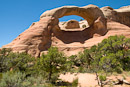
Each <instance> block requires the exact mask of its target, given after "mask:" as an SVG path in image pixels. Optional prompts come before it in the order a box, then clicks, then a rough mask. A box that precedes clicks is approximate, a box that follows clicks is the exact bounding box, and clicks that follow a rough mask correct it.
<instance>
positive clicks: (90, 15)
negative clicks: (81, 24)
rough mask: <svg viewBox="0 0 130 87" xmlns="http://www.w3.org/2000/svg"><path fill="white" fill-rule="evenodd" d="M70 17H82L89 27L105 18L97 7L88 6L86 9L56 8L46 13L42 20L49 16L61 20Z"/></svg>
mask: <svg viewBox="0 0 130 87" xmlns="http://www.w3.org/2000/svg"><path fill="white" fill-rule="evenodd" d="M68 15H77V16H81V17H82V18H84V19H85V20H87V21H88V24H89V25H92V24H93V22H94V21H95V20H96V19H97V18H98V17H103V18H104V15H103V13H102V11H101V10H100V8H99V7H97V6H95V5H88V6H84V7H77V6H63V7H59V8H55V9H52V10H48V11H46V12H44V13H43V14H42V15H41V17H40V18H43V17H47V16H52V17H55V18H61V17H63V16H68Z"/></svg>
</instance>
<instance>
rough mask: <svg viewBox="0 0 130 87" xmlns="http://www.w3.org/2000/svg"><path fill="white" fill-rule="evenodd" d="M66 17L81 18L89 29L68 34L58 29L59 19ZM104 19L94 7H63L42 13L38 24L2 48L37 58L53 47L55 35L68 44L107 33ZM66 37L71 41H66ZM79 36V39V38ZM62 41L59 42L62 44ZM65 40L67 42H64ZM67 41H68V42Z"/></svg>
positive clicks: (100, 12)
mask: <svg viewBox="0 0 130 87" xmlns="http://www.w3.org/2000/svg"><path fill="white" fill-rule="evenodd" d="M67 15H77V16H81V17H82V18H84V19H85V20H87V21H88V24H89V26H90V27H89V28H88V29H87V28H86V29H85V30H83V31H80V32H79V31H78V32H77V31H76V32H75V31H74V32H70V31H69V32H68V31H67V32H68V33H65V32H66V31H62V30H60V29H59V26H58V23H59V20H58V19H59V18H61V17H63V16H67ZM106 22H107V21H106V19H105V17H104V15H103V13H102V11H101V10H100V8H98V7H97V6H95V5H88V6H84V7H76V6H63V7H60V8H56V9H53V10H50V11H46V12H44V13H43V14H42V15H41V17H40V20H39V21H38V22H35V23H33V24H32V25H31V26H30V27H29V28H28V29H27V30H25V31H24V32H23V33H21V34H20V35H19V36H18V37H17V38H16V39H14V40H13V41H12V42H11V43H9V44H7V45H5V46H3V47H2V48H11V49H12V51H13V52H26V53H28V54H31V55H32V56H35V57H39V56H40V54H41V53H42V52H43V51H46V50H47V49H48V48H49V47H50V46H54V45H53V44H52V42H54V41H53V40H52V38H53V37H54V36H56V35H57V38H58V36H59V39H60V40H61V38H62V36H63V35H65V38H63V40H64V42H67V44H68V43H70V42H74V41H75V40H76V41H81V39H83V41H85V40H87V39H89V38H92V37H93V35H94V34H95V33H97V34H99V35H104V34H106V32H107V28H106ZM55 34H56V35H55ZM68 35H70V37H71V36H73V35H75V36H76V37H77V36H78V39H77V38H75V37H74V36H73V37H74V38H75V39H73V37H72V40H69V39H68V37H69V36H68ZM79 35H80V36H81V37H79ZM63 40H62V41H61V42H63ZM66 40H67V41H66ZM68 40H69V41H68Z"/></svg>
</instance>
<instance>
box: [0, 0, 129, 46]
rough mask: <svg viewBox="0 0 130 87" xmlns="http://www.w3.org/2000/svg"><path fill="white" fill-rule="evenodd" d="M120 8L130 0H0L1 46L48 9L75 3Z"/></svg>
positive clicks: (63, 19) (62, 19)
mask: <svg viewBox="0 0 130 87" xmlns="http://www.w3.org/2000/svg"><path fill="white" fill-rule="evenodd" d="M88 4H94V5H97V6H98V7H100V8H101V7H104V6H111V7H112V8H115V9H117V8H119V7H122V6H127V5H130V0H0V47H1V46H3V45H5V44H8V43H10V42H11V41H12V40H13V39H15V38H16V37H17V36H18V35H19V34H20V33H22V32H23V31H24V30H26V29H28V27H29V26H30V25H31V24H32V23H33V22H36V21H38V20H39V18H40V15H41V14H42V13H43V12H45V11H46V10H50V9H53V8H57V7H61V6H65V5H74V6H79V7H82V6H86V5H88ZM69 19H77V20H79V19H81V18H80V17H76V16H69V17H63V18H61V19H60V20H61V21H65V20H69Z"/></svg>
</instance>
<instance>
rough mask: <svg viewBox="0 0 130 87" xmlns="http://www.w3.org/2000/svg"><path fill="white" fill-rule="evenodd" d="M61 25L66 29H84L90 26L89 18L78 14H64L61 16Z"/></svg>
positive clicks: (61, 27) (62, 28)
mask: <svg viewBox="0 0 130 87" xmlns="http://www.w3.org/2000/svg"><path fill="white" fill-rule="evenodd" d="M59 27H60V29H61V30H65V31H69V30H70V31H71V30H73V31H78V30H84V29H85V28H88V27H89V24H88V22H87V20H85V19H84V18H82V17H80V16H77V15H69V16H63V17H61V18H59Z"/></svg>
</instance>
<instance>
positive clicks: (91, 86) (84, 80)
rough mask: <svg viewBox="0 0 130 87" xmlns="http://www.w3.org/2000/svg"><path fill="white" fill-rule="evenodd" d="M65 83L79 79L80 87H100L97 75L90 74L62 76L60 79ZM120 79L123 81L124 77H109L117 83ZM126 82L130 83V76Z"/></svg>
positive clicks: (117, 86) (122, 86) (128, 86)
mask: <svg viewBox="0 0 130 87" xmlns="http://www.w3.org/2000/svg"><path fill="white" fill-rule="evenodd" d="M59 78H60V79H62V80H63V81H67V82H72V81H73V80H74V79H76V78H78V84H79V85H78V87H100V86H98V82H97V80H96V75H95V74H90V73H78V74H76V73H74V74H70V73H67V74H65V75H63V74H62V75H60V77H59ZM117 78H118V79H122V78H123V77H122V75H112V76H110V77H107V80H108V79H109V80H110V79H112V80H114V81H116V80H117ZM126 80H127V81H129V82H130V76H127V77H126ZM104 87H130V85H115V86H108V85H107V86H104Z"/></svg>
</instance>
